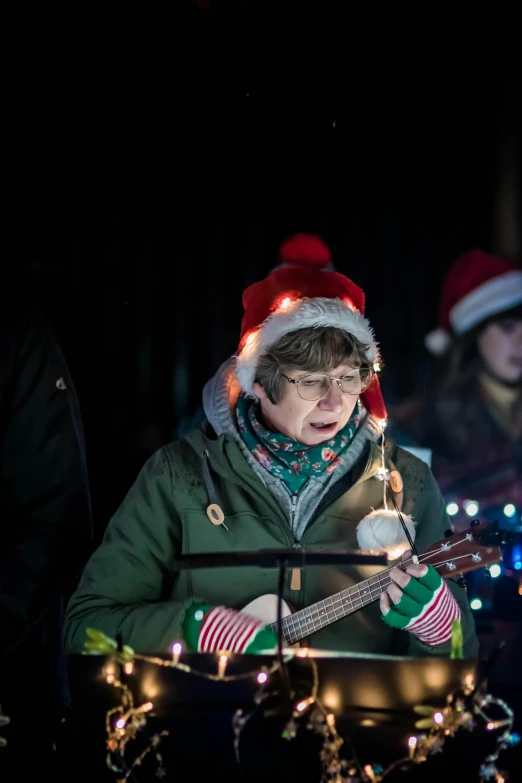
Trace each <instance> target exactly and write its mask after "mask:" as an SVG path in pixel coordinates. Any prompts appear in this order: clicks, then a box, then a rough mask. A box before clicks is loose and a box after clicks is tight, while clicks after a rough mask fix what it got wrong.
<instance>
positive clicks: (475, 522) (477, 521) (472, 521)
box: [469, 519, 480, 527]
mask: <svg viewBox="0 0 522 783" xmlns="http://www.w3.org/2000/svg"><path fill="white" fill-rule="evenodd" d="M469 525H470V527H475V525H480V519H472V520H471V522H470V523H469Z"/></svg>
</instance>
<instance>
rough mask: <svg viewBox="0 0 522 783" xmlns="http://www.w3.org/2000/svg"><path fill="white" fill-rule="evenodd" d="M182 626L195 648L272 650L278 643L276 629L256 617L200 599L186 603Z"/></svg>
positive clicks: (188, 644) (185, 639)
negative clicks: (212, 604)
mask: <svg viewBox="0 0 522 783" xmlns="http://www.w3.org/2000/svg"><path fill="white" fill-rule="evenodd" d="M181 630H182V633H183V638H184V641H185V644H186V645H187V647H188V649H189V650H192V651H194V652H217V651H221V650H223V651H224V652H225V651H229V652H237V653H260V652H273V651H274V650H275V648H276V645H277V638H276V635H275V633H274V632H273V631H272V630H271V629H270V628H268V626H266V625H265V624H264V623H263V622H262V621H261V620H258V619H257V618H256V617H252V616H251V615H249V614H244V613H243V612H238V611H237V610H236V609H228V608H227V607H226V606H210V604H207V603H204V602H203V601H194V603H192V604H191V605H190V606H189V607H188V609H187V610H186V612H185V616H184V618H183V622H182V626H181Z"/></svg>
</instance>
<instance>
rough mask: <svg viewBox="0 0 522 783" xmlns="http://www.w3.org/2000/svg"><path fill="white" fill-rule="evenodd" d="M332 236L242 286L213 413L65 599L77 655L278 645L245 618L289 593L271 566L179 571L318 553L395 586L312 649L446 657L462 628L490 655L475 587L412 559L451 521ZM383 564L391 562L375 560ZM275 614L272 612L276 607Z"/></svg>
mask: <svg viewBox="0 0 522 783" xmlns="http://www.w3.org/2000/svg"><path fill="white" fill-rule="evenodd" d="M329 265H331V254H330V251H329V249H328V247H327V246H326V245H325V244H324V243H323V242H322V240H321V239H320V238H319V237H316V236H313V235H312V236H310V235H306V234H298V235H296V236H293V237H291V238H290V239H289V240H288V242H287V243H285V244H284V245H283V246H282V248H281V253H280V263H279V264H278V267H277V268H276V269H274V270H273V271H272V272H270V273H269V274H268V276H267V277H266V278H265V279H264V280H261V281H260V282H257V283H254V284H253V285H250V286H249V287H248V288H247V289H246V290H245V292H244V294H243V305H244V316H243V320H242V324H241V330H240V340H239V346H238V350H237V353H236V355H234V356H232V357H230V358H229V359H227V360H226V361H225V362H224V363H223V365H222V366H221V368H220V369H219V370H218V372H217V373H216V375H215V376H214V377H213V378H212V379H211V380H210V381H209V382H208V383H207V385H206V387H205V389H204V393H203V404H204V409H205V416H206V419H205V421H204V422H203V424H202V425H201V427H199V428H198V429H196V430H194V431H193V432H191V433H189V434H187V435H185V436H184V437H183V438H181V439H179V440H177V441H175V442H173V443H172V444H169V445H168V446H166V447H163V448H161V449H159V450H158V451H157V452H156V453H155V454H154V455H153V456H152V457H151V459H150V460H149V461H148V462H147V464H146V465H145V466H144V468H143V470H142V471H141V473H140V475H139V477H138V478H137V480H136V482H135V483H134V485H133V487H132V488H131V490H130V492H129V494H128V496H127V498H126V499H125V500H124V502H123V503H122V505H121V507H120V509H119V510H118V511H117V512H116V514H115V515H114V517H113V518H112V519H111V521H110V522H109V524H108V526H107V531H106V534H105V538H104V541H103V543H102V544H101V545H100V546H99V548H98V549H97V550H96V551H95V552H94V554H93V555H92V557H91V559H90V561H89V563H88V564H87V567H86V569H85V572H84V574H83V577H82V580H81V582H80V584H79V586H78V589H77V591H76V593H75V594H74V595H73V596H72V598H71V601H70V602H69V605H68V607H67V627H66V633H65V644H66V649H67V650H68V652H70V653H78V652H81V651H83V649H84V643H85V642H86V640H87V635H86V631H87V629H88V628H97V629H99V630H101V631H103V632H104V633H106V634H107V635H109V636H110V637H112V638H118V637H119V638H121V639H122V641H123V643H124V644H128V645H130V646H131V647H133V648H134V649H136V650H139V651H156V652H159V651H162V652H166V651H169V650H170V648H171V645H172V643H173V642H177V641H180V642H182V643H183V644H184V645H185V648H188V649H190V650H194V651H198V652H213V651H216V650H231V651H235V652H259V651H260V650H267V649H272V650H273V649H274V647H275V644H276V639H275V634H274V632H273V631H272V630H271V629H270V628H269V627H267V625H266V620H265V621H262V620H260V619H258V618H256V617H255V616H254V615H253V614H252V613H250V612H248V609H247V611H246V612H243V611H241V610H242V609H244V608H245V607H246V606H247V605H248V604H249V603H250V602H252V601H253V600H255V599H256V598H258V597H259V596H262V595H266V594H274V593H277V591H278V584H277V582H278V574H277V571H276V569H267V570H264V569H261V568H255V569H246V568H228V569H227V568H223V569H221V570H220V571H219V572H217V571H215V570H214V569H200V570H195V571H193V572H191V573H189V572H187V571H181V572H180V571H179V570H178V569H177V567H176V561H177V560H178V558H179V557H180V556H182V555H189V554H192V553H201V552H239V551H246V550H254V551H257V550H259V549H282V548H283V549H286V548H289V547H296V548H301V547H302V548H309V547H311V548H316V547H317V548H322V549H323V550H331V549H334V548H336V547H339V548H340V549H361V550H364V551H372V552H385V553H387V555H388V558H389V559H390V561H391V562H392V563H396V564H399V563H400V559H401V556H402V557H403V558H404V559H408V560H409V564H408V565H404V570H401V569H398V568H395V569H393V570H392V571H391V572H390V573H391V576H392V581H391V584H390V585H389V586H388V587H387V588H386V589H385V590H384V591H381V589H380V588H379V589H378V590H377V591H376V592H375V594H372V598H373V599H374V600H373V602H370V603H369V604H368V605H367V606H365V607H364V608H363V609H361V610H360V611H358V612H356V613H355V614H351V615H350V616H348V617H345V618H344V619H341V620H339V621H337V622H332V624H330V625H328V626H326V627H323V628H321V629H320V630H316V631H315V632H311V633H310V635H309V643H310V645H311V646H312V647H317V648H326V649H330V650H340V651H347V652H364V653H381V654H394V653H400V654H410V655H413V656H447V655H448V654H449V650H450V639H451V627H452V622H453V620H455V619H460V620H461V621H462V629H463V639H464V643H463V648H464V655H465V656H467V657H473V656H475V655H476V654H477V648H478V643H477V638H476V633H475V626H474V621H473V617H472V614H471V611H470V608H469V604H468V600H467V596H466V593H465V590H464V589H463V588H462V587H461V586H460V585H459V584H458V583H457V582H456V581H454V580H452V579H441V577H440V576H439V574H438V572H437V571H436V570H434V569H433V567H432V566H429V567H428V566H426V565H425V564H422V562H421V563H418V564H415V563H412V561H411V559H410V556H409V554H408V548H409V546H410V544H409V542H408V538H407V536H406V535H405V532H404V529H403V527H402V525H401V522H400V520H399V516H398V514H397V513H396V511H395V510H394V506H397V508H399V509H400V511H401V514H402V518H403V521H404V524H405V526H406V527H407V529H408V533H409V537H410V539H415V545H416V547H417V549H418V551H419V552H420V553H422V552H424V551H426V550H427V549H428V548H429V547H430V546H431V545H432V544H433V543H434V542H436V541H440V540H442V539H444V537H445V533H446V531H447V530H448V529H449V528H450V523H449V519H448V517H447V514H446V511H445V503H444V499H443V497H442V495H441V493H440V491H439V489H438V487H437V484H436V482H435V479H434V477H433V475H432V473H431V470H430V469H429V467H428V466H427V465H426V464H425V463H424V462H422V461H421V460H419V459H417V458H416V457H414V456H413V455H411V454H410V453H409V452H407V451H404V450H402V449H399V448H395V447H394V446H393V445H388V443H387V442H386V441H385V439H384V434H383V433H384V428H385V424H386V418H387V412H386V407H385V404H384V400H383V398H382V395H381V390H380V385H379V380H378V375H377V370H378V368H379V364H380V362H381V358H380V356H379V349H378V343H377V341H376V339H375V335H374V333H373V330H372V328H371V326H370V323H369V322H368V320H367V318H365V316H364V310H365V295H364V293H363V291H362V290H361V289H360V288H359V287H358V286H357V285H356V284H355V283H354V282H352V280H350V279H349V278H347V277H345V276H344V275H342V274H340V273H338V272H335V271H331V269H329V268H328V267H329ZM378 570H382V569H377V571H378ZM372 573H376V571H375V570H374V569H371V568H369V567H363V568H361V567H357V566H353V567H347V568H343V569H340V568H334V567H326V566H325V567H322V568H313V569H308V570H302V569H294V570H293V571H292V572H291V573H289V574H288V579H287V582H286V584H285V588H284V598H285V600H288V601H289V602H291V603H292V604H293V605H294V606H295V607H296V608H306V607H308V606H310V605H312V604H314V603H316V602H318V601H323V600H324V599H327V598H328V597H329V596H331V595H333V594H335V593H338V592H339V591H341V590H343V589H345V588H348V587H351V586H353V585H355V584H357V583H358V582H360V581H362V580H363V579H365V578H367V577H368V576H370V575H371V574H372ZM274 620H275V617H274Z"/></svg>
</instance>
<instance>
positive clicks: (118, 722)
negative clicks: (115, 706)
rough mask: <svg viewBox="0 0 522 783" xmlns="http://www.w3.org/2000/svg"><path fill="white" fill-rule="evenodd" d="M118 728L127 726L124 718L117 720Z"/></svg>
mask: <svg viewBox="0 0 522 783" xmlns="http://www.w3.org/2000/svg"><path fill="white" fill-rule="evenodd" d="M116 728H117V729H123V728H125V721H124V720H123V718H120V719H119V720H117V721H116Z"/></svg>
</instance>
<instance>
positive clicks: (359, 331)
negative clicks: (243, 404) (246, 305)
mask: <svg viewBox="0 0 522 783" xmlns="http://www.w3.org/2000/svg"><path fill="white" fill-rule="evenodd" d="M309 326H334V327H336V328H337V329H343V330H344V331H345V332H349V334H353V336H354V337H356V338H357V339H358V340H360V341H361V342H362V343H364V344H365V345H369V346H370V347H369V348H368V350H367V351H366V358H367V359H368V361H369V362H371V363H372V364H373V363H374V362H375V360H376V359H377V356H378V353H379V352H378V349H377V343H376V342H375V337H374V334H373V330H372V328H371V326H370V323H369V321H368V319H367V318H365V317H364V316H363V315H361V313H359V312H358V311H357V310H353V309H352V308H351V307H350V306H349V305H348V304H346V303H345V302H343V300H342V299H329V298H327V297H317V298H314V299H312V298H303V299H296V300H294V301H292V302H290V303H289V304H288V305H287V306H286V307H284V308H283V307H280V308H279V309H278V310H276V311H275V312H274V313H273V314H272V315H270V316H269V317H268V318H267V319H266V320H265V321H264V322H263V324H262V326H261V327H260V329H258V330H257V332H253V333H252V334H251V335H250V338H249V339H248V340H247V343H246V344H245V347H244V348H243V350H242V351H241V353H240V354H239V356H238V357H237V363H236V376H237V379H238V381H239V383H240V385H241V388H242V389H243V391H244V392H245V393H246V394H252V393H253V392H252V385H253V383H254V381H255V377H256V369H257V363H258V361H259V359H260V358H261V356H262V354H263V353H264V352H265V351H267V350H268V349H269V348H270V347H271V346H272V345H275V344H276V343H277V341H278V340H279V339H280V338H281V337H283V336H284V335H285V334H288V333H289V332H295V331H296V330H297V329H305V328H306V327H309Z"/></svg>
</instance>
